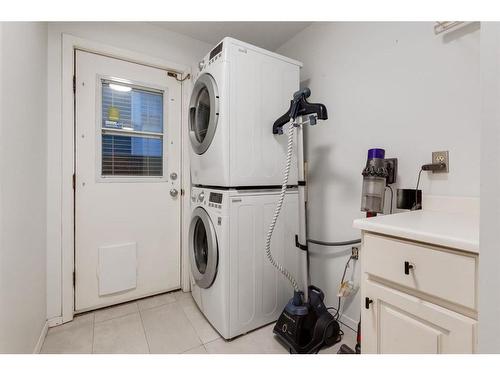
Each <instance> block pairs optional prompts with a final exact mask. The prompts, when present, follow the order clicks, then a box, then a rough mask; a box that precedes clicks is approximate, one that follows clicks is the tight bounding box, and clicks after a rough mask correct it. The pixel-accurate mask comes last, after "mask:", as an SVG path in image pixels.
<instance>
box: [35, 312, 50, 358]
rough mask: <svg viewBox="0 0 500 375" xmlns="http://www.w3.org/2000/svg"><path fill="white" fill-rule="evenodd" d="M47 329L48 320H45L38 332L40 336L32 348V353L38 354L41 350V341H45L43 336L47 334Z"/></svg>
mask: <svg viewBox="0 0 500 375" xmlns="http://www.w3.org/2000/svg"><path fill="white" fill-rule="evenodd" d="M48 330H49V321H48V320H46V321H45V324H44V325H43V328H42V332H40V337H39V338H38V342H37V343H36V346H35V349H33V354H39V353H40V351H41V350H42V345H43V342H44V341H45V336H47V331H48Z"/></svg>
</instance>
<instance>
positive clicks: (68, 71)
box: [60, 34, 192, 323]
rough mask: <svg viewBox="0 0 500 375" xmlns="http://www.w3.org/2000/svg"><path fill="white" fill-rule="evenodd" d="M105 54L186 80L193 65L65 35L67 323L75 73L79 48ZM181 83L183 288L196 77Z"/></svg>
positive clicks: (186, 285) (69, 313)
mask: <svg viewBox="0 0 500 375" xmlns="http://www.w3.org/2000/svg"><path fill="white" fill-rule="evenodd" d="M76 50H82V51H86V52H91V53H95V54H98V55H103V56H106V57H111V58H115V59H119V60H124V61H128V62H132V63H136V64H140V65H145V66H149V67H153V68H158V69H163V70H167V71H171V72H176V73H179V74H180V75H181V77H182V78H183V79H184V78H185V77H187V76H188V75H190V76H191V77H192V75H191V67H190V66H187V65H182V64H177V63H173V62H170V61H166V60H163V59H160V58H157V57H152V56H148V55H145V54H142V53H139V52H134V51H130V50H126V49H121V48H118V47H114V46H110V45H106V44H103V43H99V42H94V41H92V40H88V39H84V38H80V37H76V36H73V35H70V34H63V35H62V78H61V79H62V90H61V96H62V98H61V99H62V113H61V116H62V134H61V142H62V161H61V167H62V173H61V178H62V183H61V205H62V206H61V216H62V220H61V302H62V303H61V306H62V309H61V310H62V311H61V314H62V316H61V318H62V319H61V320H62V321H60V323H65V322H68V321H70V320H73V314H74V311H75V306H74V301H75V298H74V297H75V289H74V280H73V275H74V270H75V232H74V231H75V211H74V207H75V196H74V189H73V175H74V174H75V173H76V171H75V94H74V92H73V75H74V72H75V51H76ZM180 85H181V147H180V153H181V155H180V159H181V170H180V175H181V176H180V178H181V194H180V197H181V210H180V211H181V218H180V220H181V238H180V240H181V270H180V271H181V288H182V290H184V291H189V290H190V280H189V279H190V277H189V272H190V271H189V266H190V263H189V253H188V248H187V235H188V233H187V230H188V229H186V228H187V227H186V223H187V225H188V226H189V199H188V198H189V193H188V194H186V193H185V192H189V189H190V186H191V181H190V177H189V176H190V174H189V153H188V150H189V148H188V147H189V134H188V124H187V119H188V117H187V115H188V113H187V103H189V94H190V93H191V90H192V80H191V79H186V80H185V81H183V82H181V83H180Z"/></svg>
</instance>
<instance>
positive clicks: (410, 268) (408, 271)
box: [405, 262, 413, 275]
mask: <svg viewBox="0 0 500 375" xmlns="http://www.w3.org/2000/svg"><path fill="white" fill-rule="evenodd" d="M412 269H413V264H411V263H410V262H405V275H409V274H410V270H412Z"/></svg>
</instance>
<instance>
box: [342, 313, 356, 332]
mask: <svg viewBox="0 0 500 375" xmlns="http://www.w3.org/2000/svg"><path fill="white" fill-rule="evenodd" d="M340 322H341V323H343V324H345V325H346V326H348V327H351V328H353V329H356V330H357V329H358V321H356V320H354V319H352V318H350V317H348V316H347V315H342V316H341V317H340ZM340 328H342V327H340ZM347 329H349V328H347Z"/></svg>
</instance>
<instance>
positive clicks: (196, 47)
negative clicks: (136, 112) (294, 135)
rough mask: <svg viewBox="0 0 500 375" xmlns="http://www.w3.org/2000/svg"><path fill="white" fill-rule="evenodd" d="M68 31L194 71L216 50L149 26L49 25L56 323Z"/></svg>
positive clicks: (50, 265) (51, 282) (52, 312)
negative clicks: (63, 53) (63, 86)
mask: <svg viewBox="0 0 500 375" xmlns="http://www.w3.org/2000/svg"><path fill="white" fill-rule="evenodd" d="M63 33H66V34H71V35H74V36H77V37H80V38H85V39H89V40H91V41H95V42H100V43H104V44H107V45H110V46H113V47H119V48H122V49H126V50H130V51H134V52H139V53H142V54H145V55H148V56H152V57H157V58H161V59H164V60H167V61H171V62H174V63H177V64H183V65H189V66H193V67H194V66H196V65H197V63H198V61H199V60H200V59H201V57H203V56H204V55H205V54H206V53H207V52H208V51H209V49H210V48H211V46H210V45H208V44H206V43H203V42H200V41H197V40H194V39H191V38H188V37H185V36H182V35H180V34H176V33H173V32H169V31H166V30H164V29H162V28H159V27H158V26H155V25H153V24H149V23H140V22H132V23H119V22H105V23H99V22H93V23H85V22H82V23H78V22H76V23H49V28H48V43H49V49H48V62H49V67H48V77H49V85H48V95H49V97H48V122H49V123H48V147H49V150H48V191H47V202H48V212H47V218H48V237H47V249H48V257H47V272H48V278H47V290H48V304H47V316H48V318H50V319H51V318H56V317H59V316H61V309H62V305H61V293H62V290H61V250H62V248H61V247H62V244H61V220H62V216H61V209H62V207H61V193H62V192H61V186H62V185H61V184H62V180H61V172H62V171H61V162H62V154H61V147H62V145H61V134H62V120H61V110H62V109H61V69H62V68H61V43H62V42H61V40H62V34H63ZM65 126H67V124H65ZM70 126H71V124H70ZM66 182H67V183H69V181H66Z"/></svg>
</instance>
